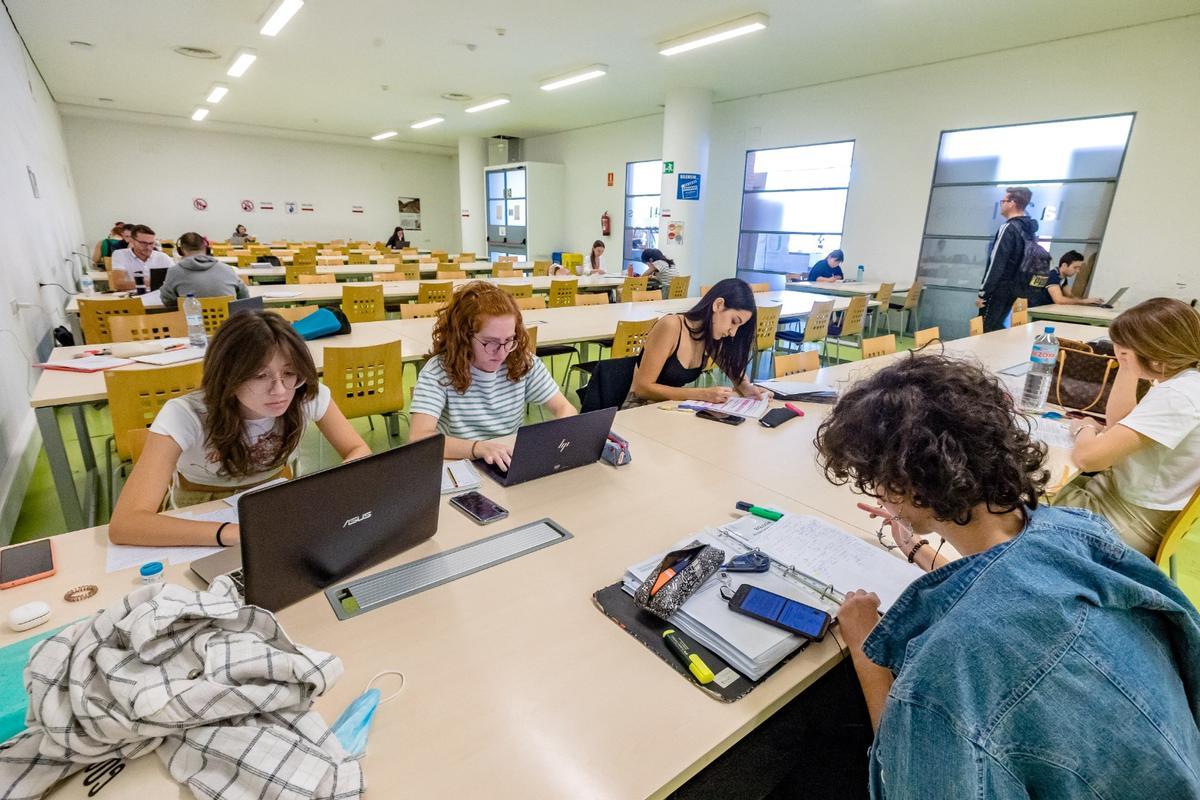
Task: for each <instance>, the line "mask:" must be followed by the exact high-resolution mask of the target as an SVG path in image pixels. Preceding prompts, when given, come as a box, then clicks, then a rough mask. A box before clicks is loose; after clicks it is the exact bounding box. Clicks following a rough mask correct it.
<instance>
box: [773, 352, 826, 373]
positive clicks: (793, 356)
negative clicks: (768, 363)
mask: <svg viewBox="0 0 1200 800" xmlns="http://www.w3.org/2000/svg"><path fill="white" fill-rule="evenodd" d="M820 368H821V356H820V354H819V353H818V352H817V351H816V350H801V351H800V352H798V353H776V354H775V379H776V380H779V379H780V378H786V377H788V376H789V375H799V374H800V373H801V372H812V371H813V370H817V369H820Z"/></svg>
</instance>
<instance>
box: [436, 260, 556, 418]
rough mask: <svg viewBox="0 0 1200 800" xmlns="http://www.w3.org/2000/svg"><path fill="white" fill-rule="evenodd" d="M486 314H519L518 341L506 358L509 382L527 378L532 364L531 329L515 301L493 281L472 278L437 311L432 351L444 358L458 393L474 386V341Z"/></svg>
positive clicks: (491, 315) (451, 383) (517, 318)
mask: <svg viewBox="0 0 1200 800" xmlns="http://www.w3.org/2000/svg"><path fill="white" fill-rule="evenodd" d="M483 317H516V321H517V327H516V332H515V333H514V336H515V337H516V340H517V344H516V347H514V348H513V351H512V352H511V353H509V354H508V358H506V359H504V364H505V366H507V367H508V379H509V380H510V381H519V380H520V379H521V378H523V377H525V373H527V372H529V368H530V366H532V364H533V353H532V352H530V347H529V332H528V331H526V330H525V323H524V321H523V320H522V319H521V309H520V308H518V307H517V303H516V301H515V300H513V299H512V296H511V295H509V294H508V292H506V291H504V290H503V289H501V288H500V287H498V286H496V285H494V284H491V283H486V282H484V281H472V282H471V283H468V284H467V285H466V286H464V287H463V288H461V289H459V290H458V291H457V292H455V293H454V295H453V296H452V297H451V298H450V302H449V304H447V305H446V307H445V308H443V309H442V310H441V311H439V312H438V315H437V322H435V323H434V325H433V348H432V349H431V350H430V353H429V354H430V356H441V357H442V368H443V369H445V371H446V375H447V377H449V379H450V385H451V386H453V387H454V389H455V391H457V392H458V393H459V394H462V393H463V392H465V391H467V387H468V386H470V385H471V353H472V350H473V347H472V344H471V340H472V339H473V338H474V336H475V334H477V333H479V329H480V328H482V327H483V319H482V318H483Z"/></svg>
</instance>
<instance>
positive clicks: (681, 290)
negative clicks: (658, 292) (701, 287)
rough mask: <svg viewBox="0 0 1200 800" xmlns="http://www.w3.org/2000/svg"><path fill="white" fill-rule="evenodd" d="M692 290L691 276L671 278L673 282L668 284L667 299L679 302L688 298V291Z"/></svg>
mask: <svg viewBox="0 0 1200 800" xmlns="http://www.w3.org/2000/svg"><path fill="white" fill-rule="evenodd" d="M690 288H692V276H691V275H676V276H675V277H674V278H671V282H670V283H668V284H667V299H668V300H679V299H681V298H684V297H687V296H688V289H690Z"/></svg>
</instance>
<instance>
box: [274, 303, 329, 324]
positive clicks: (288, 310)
mask: <svg viewBox="0 0 1200 800" xmlns="http://www.w3.org/2000/svg"><path fill="white" fill-rule="evenodd" d="M318 308H320V306H281V307H279V308H268V309H267V311H270V312H271V313H272V314H278V315H279V316H281V317H283V318H284V319H286V320H287V321H288V322H299V321H300V320H302V319H304V318H305V317H307V316H308V315H309V314H311V313H313V312H314V311H316V310H317V309H318Z"/></svg>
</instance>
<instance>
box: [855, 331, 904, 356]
mask: <svg viewBox="0 0 1200 800" xmlns="http://www.w3.org/2000/svg"><path fill="white" fill-rule="evenodd" d="M894 352H896V334H894V333H888V334H884V335H883V336H875V337H873V338H870V339H863V343H862V357H863V358H864V359H867V358H875V357H877V356H886V355H891V354H892V353H894Z"/></svg>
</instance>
